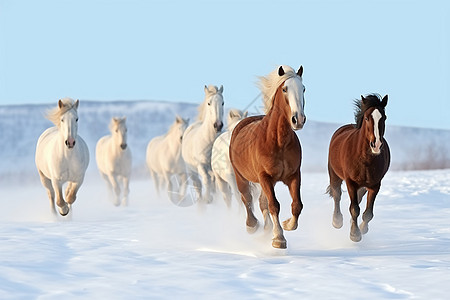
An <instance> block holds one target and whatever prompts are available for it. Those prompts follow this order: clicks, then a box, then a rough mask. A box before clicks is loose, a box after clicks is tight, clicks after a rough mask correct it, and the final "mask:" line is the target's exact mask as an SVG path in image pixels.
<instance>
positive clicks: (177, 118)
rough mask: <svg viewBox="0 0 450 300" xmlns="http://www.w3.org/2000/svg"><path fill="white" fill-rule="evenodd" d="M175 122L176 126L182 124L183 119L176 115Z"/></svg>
mask: <svg viewBox="0 0 450 300" xmlns="http://www.w3.org/2000/svg"><path fill="white" fill-rule="evenodd" d="M175 121H176V122H177V123H178V124H180V123H183V119H182V118H181V117H180V116H179V115H176V117H175Z"/></svg>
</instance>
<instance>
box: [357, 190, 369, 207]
mask: <svg viewBox="0 0 450 300" xmlns="http://www.w3.org/2000/svg"><path fill="white" fill-rule="evenodd" d="M366 192H367V189H366V188H365V187H362V188H360V189H359V190H358V204H361V201H362V198H363V197H364V195H365V194H366Z"/></svg>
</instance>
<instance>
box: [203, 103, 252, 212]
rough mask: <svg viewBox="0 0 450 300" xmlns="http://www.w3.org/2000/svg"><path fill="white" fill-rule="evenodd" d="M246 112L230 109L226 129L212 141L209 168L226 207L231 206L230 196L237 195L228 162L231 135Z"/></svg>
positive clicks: (231, 168)
mask: <svg viewBox="0 0 450 300" xmlns="http://www.w3.org/2000/svg"><path fill="white" fill-rule="evenodd" d="M247 114H248V112H247V111H246V112H242V111H240V110H239V109H230V111H229V112H228V117H227V121H228V123H227V124H228V128H227V131H225V132H223V133H222V134H221V135H219V136H218V137H217V139H216V140H215V141H214V144H213V148H212V153H211V167H212V171H213V173H214V177H215V181H216V184H217V187H218V188H219V190H220V191H221V192H222V195H223V199H224V200H225V203H226V204H227V206H228V207H230V206H231V196H232V194H234V195H237V193H238V189H237V186H236V178H235V177H234V171H233V167H232V166H231V162H230V154H229V149H230V140H231V133H232V132H233V129H234V127H236V125H237V123H238V122H239V121H241V120H242V119H243V118H246V117H247Z"/></svg>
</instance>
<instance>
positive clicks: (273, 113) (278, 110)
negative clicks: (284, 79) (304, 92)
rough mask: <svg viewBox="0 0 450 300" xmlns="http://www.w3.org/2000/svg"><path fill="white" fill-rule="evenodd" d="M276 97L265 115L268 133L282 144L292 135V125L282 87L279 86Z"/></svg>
mask: <svg viewBox="0 0 450 300" xmlns="http://www.w3.org/2000/svg"><path fill="white" fill-rule="evenodd" d="M274 98H275V99H274V103H273V105H272V108H271V110H270V111H269V113H268V114H267V115H266V116H265V118H267V120H268V126H267V134H268V135H270V137H271V138H276V140H277V143H278V145H279V146H282V145H284V144H285V143H286V141H287V140H289V139H290V138H291V137H292V134H291V133H292V127H291V123H290V120H289V117H288V115H287V112H286V111H287V110H286V108H285V105H287V104H286V103H285V101H284V98H283V95H282V94H281V90H280V88H278V90H277V92H276V93H275V96H274Z"/></svg>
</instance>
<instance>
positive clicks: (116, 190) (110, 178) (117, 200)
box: [108, 173, 120, 206]
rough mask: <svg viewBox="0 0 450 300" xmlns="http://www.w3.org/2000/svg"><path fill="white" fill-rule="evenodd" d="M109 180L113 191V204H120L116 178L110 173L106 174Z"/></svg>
mask: <svg viewBox="0 0 450 300" xmlns="http://www.w3.org/2000/svg"><path fill="white" fill-rule="evenodd" d="M108 179H109V182H110V183H111V186H112V189H113V191H114V195H115V199H114V205H115V206H119V205H120V200H119V197H120V187H119V183H118V182H117V178H116V176H115V175H113V174H112V173H110V174H108Z"/></svg>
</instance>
